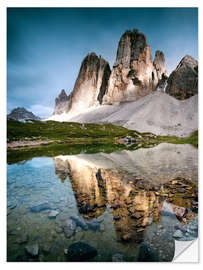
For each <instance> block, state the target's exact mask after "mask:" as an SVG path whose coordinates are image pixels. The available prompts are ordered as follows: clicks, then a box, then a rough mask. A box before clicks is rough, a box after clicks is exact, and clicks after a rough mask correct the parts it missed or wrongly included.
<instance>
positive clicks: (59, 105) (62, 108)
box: [54, 89, 71, 114]
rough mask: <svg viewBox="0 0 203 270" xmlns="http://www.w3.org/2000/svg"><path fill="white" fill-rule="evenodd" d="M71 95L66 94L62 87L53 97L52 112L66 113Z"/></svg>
mask: <svg viewBox="0 0 203 270" xmlns="http://www.w3.org/2000/svg"><path fill="white" fill-rule="evenodd" d="M70 100H71V95H69V96H67V94H66V92H65V90H64V89H62V90H61V93H60V94H59V95H58V97H57V98H56V99H55V109H54V114H62V113H67V112H68V111H69V107H70Z"/></svg>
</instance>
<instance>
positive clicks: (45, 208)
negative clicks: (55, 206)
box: [30, 203, 51, 213]
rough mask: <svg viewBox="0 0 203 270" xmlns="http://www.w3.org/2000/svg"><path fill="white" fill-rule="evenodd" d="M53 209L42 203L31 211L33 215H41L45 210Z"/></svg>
mask: <svg viewBox="0 0 203 270" xmlns="http://www.w3.org/2000/svg"><path fill="white" fill-rule="evenodd" d="M48 209H51V206H50V205H49V204H48V203H41V204H39V205H35V206H32V207H31V208H30V211H31V212H33V213H39V212H41V211H44V210H48Z"/></svg>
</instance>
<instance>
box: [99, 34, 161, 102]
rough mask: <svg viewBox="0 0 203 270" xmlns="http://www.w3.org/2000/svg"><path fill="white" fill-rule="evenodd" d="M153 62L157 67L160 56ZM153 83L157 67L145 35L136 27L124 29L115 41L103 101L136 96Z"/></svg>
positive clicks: (126, 99)
mask: <svg viewBox="0 0 203 270" xmlns="http://www.w3.org/2000/svg"><path fill="white" fill-rule="evenodd" d="M155 63H156V64H157V66H158V67H159V66H160V63H161V60H159V61H157V60H156V61H155ZM159 73H160V72H159ZM157 84H158V77H157V71H156V68H155V67H154V65H153V63H152V56H151V51H150V47H149V45H148V42H147V39H146V37H145V36H144V34H142V33H140V32H138V30H133V31H129V30H128V31H126V32H125V33H124V34H123V35H122V37H121V39H120V41H119V45H118V50H117V57H116V61H115V63H114V65H113V70H112V72H111V76H110V79H109V84H108V90H107V93H106V94H105V96H104V98H103V104H113V103H116V102H125V101H132V100H136V99H138V98H140V97H143V96H146V95H147V94H149V93H150V92H152V91H153V90H155V89H156V87H157Z"/></svg>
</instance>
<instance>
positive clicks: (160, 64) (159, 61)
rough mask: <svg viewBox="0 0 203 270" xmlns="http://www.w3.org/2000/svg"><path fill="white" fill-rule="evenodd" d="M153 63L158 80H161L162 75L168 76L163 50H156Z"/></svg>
mask: <svg viewBox="0 0 203 270" xmlns="http://www.w3.org/2000/svg"><path fill="white" fill-rule="evenodd" d="M153 65H154V68H155V69H156V73H157V78H158V80H161V79H162V78H163V76H165V77H167V76H168V74H167V71H166V62H165V56H164V53H163V52H161V51H156V53H155V58H154V61H153Z"/></svg>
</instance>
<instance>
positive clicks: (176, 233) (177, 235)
mask: <svg viewBox="0 0 203 270" xmlns="http://www.w3.org/2000/svg"><path fill="white" fill-rule="evenodd" d="M173 237H174V238H181V237H183V233H182V231H181V230H177V231H175V232H174V234H173Z"/></svg>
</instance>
